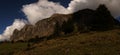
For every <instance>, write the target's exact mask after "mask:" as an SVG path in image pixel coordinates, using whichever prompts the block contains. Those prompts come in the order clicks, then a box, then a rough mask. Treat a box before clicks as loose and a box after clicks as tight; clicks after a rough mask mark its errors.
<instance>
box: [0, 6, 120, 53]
mask: <svg viewBox="0 0 120 55" xmlns="http://www.w3.org/2000/svg"><path fill="white" fill-rule="evenodd" d="M0 55H120V23H119V21H117V20H116V19H115V18H114V17H113V16H112V15H111V13H110V12H109V10H108V9H107V7H106V6H105V5H103V4H102V5H100V6H99V7H98V8H97V9H96V10H92V9H87V8H86V9H83V10H79V11H77V12H75V13H73V14H54V15H52V16H51V17H49V18H46V19H43V20H40V21H38V22H37V23H36V24H35V25H30V24H26V25H25V26H24V27H23V28H22V29H21V30H17V29H16V30H14V32H13V35H12V36H11V37H10V41H4V42H1V43H0Z"/></svg>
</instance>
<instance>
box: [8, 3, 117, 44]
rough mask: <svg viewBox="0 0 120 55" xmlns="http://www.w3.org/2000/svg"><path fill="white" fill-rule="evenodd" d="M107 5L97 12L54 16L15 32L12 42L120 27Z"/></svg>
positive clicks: (86, 10) (88, 11)
mask: <svg viewBox="0 0 120 55" xmlns="http://www.w3.org/2000/svg"><path fill="white" fill-rule="evenodd" d="M118 24H119V22H118V21H117V20H115V19H114V18H113V17H112V15H111V14H110V12H109V10H108V9H107V8H106V6H105V5H100V6H99V7H98V8H97V9H96V10H91V9H83V10H80V11H78V12H75V13H73V14H54V15H52V16H51V17H49V18H46V19H43V20H40V21H38V22H37V23H36V24H35V25H26V26H25V27H24V28H23V29H22V30H20V31H18V30H17V29H16V30H15V31H14V33H13V35H12V36H11V38H10V39H11V41H15V42H16V41H19V40H23V41H28V40H30V39H32V38H45V37H49V36H52V35H54V36H59V35H66V34H69V33H73V32H86V31H93V30H107V29H109V28H112V27H114V26H116V25H118Z"/></svg>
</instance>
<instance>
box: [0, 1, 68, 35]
mask: <svg viewBox="0 0 120 55" xmlns="http://www.w3.org/2000/svg"><path fill="white" fill-rule="evenodd" d="M37 1H38V0H0V34H2V33H3V31H4V30H5V28H6V27H7V26H9V25H11V24H12V23H13V21H14V19H17V18H19V19H20V18H23V19H26V17H25V15H24V13H23V12H22V11H21V9H22V6H23V5H25V4H30V3H34V2H37ZM49 1H53V2H59V3H60V4H61V5H63V6H64V7H67V6H68V3H69V2H70V0H49Z"/></svg>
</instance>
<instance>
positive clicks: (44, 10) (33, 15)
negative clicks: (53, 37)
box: [22, 0, 68, 24]
mask: <svg viewBox="0 0 120 55" xmlns="http://www.w3.org/2000/svg"><path fill="white" fill-rule="evenodd" d="M22 10H23V12H24V13H25V15H26V16H27V18H28V21H29V22H30V23H31V24H35V23H36V22H37V21H39V20H41V19H44V18H48V17H50V16H51V15H53V14H54V13H60V14H67V13H68V10H67V9H66V8H65V7H63V6H61V5H60V4H59V3H54V2H51V1H48V0H39V1H38V2H37V3H33V4H29V5H24V6H23V9H22Z"/></svg>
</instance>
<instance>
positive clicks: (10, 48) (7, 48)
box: [0, 43, 27, 55]
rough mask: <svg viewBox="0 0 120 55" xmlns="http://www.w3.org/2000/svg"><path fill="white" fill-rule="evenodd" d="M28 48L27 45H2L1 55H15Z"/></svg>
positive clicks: (0, 46) (0, 48)
mask: <svg viewBox="0 0 120 55" xmlns="http://www.w3.org/2000/svg"><path fill="white" fill-rule="evenodd" d="M26 48H27V43H1V44H0V55H13V54H14V53H16V52H18V51H22V50H24V49H26Z"/></svg>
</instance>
